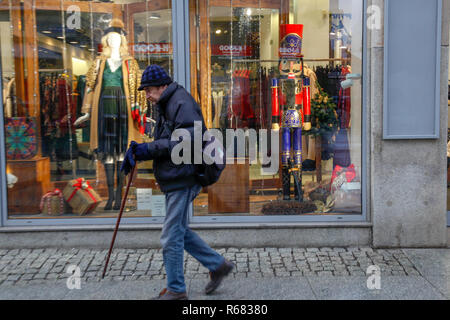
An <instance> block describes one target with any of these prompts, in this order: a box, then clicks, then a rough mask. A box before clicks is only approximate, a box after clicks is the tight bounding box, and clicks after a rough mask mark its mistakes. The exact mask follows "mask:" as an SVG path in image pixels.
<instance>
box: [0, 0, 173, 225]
mask: <svg viewBox="0 0 450 320" xmlns="http://www.w3.org/2000/svg"><path fill="white" fill-rule="evenodd" d="M171 3H172V1H171V0H162V1H156V2H155V1H128V0H122V1H102V2H95V1H65V0H64V1H62V0H61V1H60V0H50V1H39V0H34V1H31V0H25V1H16V0H12V1H0V30H1V34H0V38H1V57H2V58H1V63H2V79H3V88H4V95H3V96H4V101H3V106H4V121H5V136H6V141H5V142H6V146H4V147H5V148H6V154H7V161H6V165H7V176H8V189H7V191H8V194H7V196H8V219H11V220H17V219H35V218H36V219H37V218H39V219H44V218H57V219H64V218H76V217H83V218H106V217H116V216H117V212H118V209H119V206H120V201H121V197H122V194H123V192H122V190H123V189H124V186H125V182H126V179H125V178H124V177H123V176H122V175H120V174H118V170H117V168H118V166H120V163H121V159H122V157H123V153H124V152H125V150H126V148H127V146H128V145H129V141H130V140H132V139H134V140H137V141H142V142H143V141H150V140H151V136H152V129H153V122H152V121H151V120H149V119H156V116H157V115H156V114H155V112H154V107H153V106H151V105H149V104H148V103H147V101H146V99H145V95H144V94H143V92H138V91H137V90H136V89H137V87H136V85H137V82H139V81H140V77H141V73H142V71H143V70H144V68H145V67H146V66H147V65H149V64H152V63H156V64H159V65H161V66H163V67H164V68H165V69H166V70H167V71H168V72H169V74H170V75H171V76H173V52H172V48H173V44H172V9H171V7H172V5H171ZM107 58H111V59H107ZM99 79H101V80H102V82H101V83H102V84H101V85H100V82H99ZM155 187H156V185H155V183H154V177H153V173H152V163H151V161H150V162H145V163H142V164H140V165H139V170H138V172H137V173H136V176H135V177H134V179H133V184H132V188H131V190H130V196H129V201H128V203H127V205H126V209H125V213H124V217H148V216H156V215H161V214H162V213H163V211H162V210H161V208H160V207H158V205H159V204H160V202H161V201H160V200H161V199H160V198H161V195H160V192H159V191H158V189H157V188H155ZM58 190H59V191H58ZM151 196H153V198H152V199H153V200H155V201H153V202H150V201H149V199H150V198H149V197H151ZM158 201H159V202H158ZM155 208H156V209H155Z"/></svg>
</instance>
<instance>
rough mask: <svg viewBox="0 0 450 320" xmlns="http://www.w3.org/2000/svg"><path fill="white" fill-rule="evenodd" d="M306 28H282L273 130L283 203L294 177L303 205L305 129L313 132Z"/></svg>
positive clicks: (284, 26) (287, 198)
mask: <svg viewBox="0 0 450 320" xmlns="http://www.w3.org/2000/svg"><path fill="white" fill-rule="evenodd" d="M302 38H303V25H301V24H299V25H281V26H280V39H281V41H280V50H279V54H280V64H279V68H280V75H281V78H280V79H272V88H273V98H272V128H273V129H275V130H278V129H279V128H280V115H281V136H282V138H281V139H282V146H281V148H282V150H281V166H282V169H281V175H282V184H283V188H282V189H283V200H289V199H290V198H291V196H290V194H291V175H292V176H293V177H294V197H295V200H298V201H300V202H301V201H303V191H302V129H303V130H305V131H308V130H310V129H311V104H310V103H311V90H310V80H309V79H308V78H306V77H305V75H304V72H303V70H304V66H303V56H302V54H301V48H302V40H303V39H302Z"/></svg>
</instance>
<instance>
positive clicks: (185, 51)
mask: <svg viewBox="0 0 450 320" xmlns="http://www.w3.org/2000/svg"><path fill="white" fill-rule="evenodd" d="M362 8H363V12H362V13H361V14H362V17H363V26H362V28H363V32H362V37H363V39H362V41H363V44H362V70H363V78H362V80H361V81H363V82H362V99H361V101H362V128H361V130H362V137H361V148H362V152H361V154H362V171H361V179H362V184H361V188H362V213H361V214H342V215H333V216H330V215H314V216H254V217H250V216H238V215H234V216H227V217H218V216H214V217H198V216H192V214H191V217H190V218H191V223H194V224H205V223H206V224H208V223H233V224H234V223H236V224H237V225H239V224H240V223H263V224H264V223H273V224H276V223H291V222H292V223H333V222H342V223H348V222H367V221H368V215H367V212H368V205H367V203H368V201H367V195H368V192H367V189H368V185H369V183H368V177H369V176H368V166H367V163H368V152H369V144H368V143H366V141H368V138H369V135H368V132H367V130H368V128H369V119H368V118H367V115H368V112H367V103H366V96H367V87H368V84H369V80H370V77H369V72H368V64H367V50H368V47H367V46H368V43H367V28H366V26H365V23H364V22H365V21H366V20H367V0H363V6H362ZM189 27H190V26H189V3H188V1H177V0H172V39H173V55H174V56H173V57H174V80H175V81H177V82H178V83H179V84H181V85H183V86H184V87H185V88H186V89H187V90H188V91H190V38H189ZM0 74H2V70H1V65H0ZM0 86H1V85H0ZM1 94H2V92H0V97H1ZM1 101H3V99H2V100H1ZM1 103H2V102H1ZM2 105H3V103H2ZM3 117H4V114H3V112H0V127H1V128H4V121H3ZM0 179H1V180H0V185H1V186H0V187H1V189H0V191H1V192H0V205H1V208H0V210H1V214H0V227H2V226H5V227H23V226H42V227H44V226H75V225H89V226H95V225H114V224H115V221H116V218H74V219H66V218H60V219H55V218H50V219H8V210H7V192H6V187H7V186H6V155H5V136H4V130H3V129H1V130H0ZM245 214H247V213H245ZM163 221H164V217H143V218H123V219H122V223H123V224H130V225H132V224H134V225H136V224H152V225H157V224H162V223H163Z"/></svg>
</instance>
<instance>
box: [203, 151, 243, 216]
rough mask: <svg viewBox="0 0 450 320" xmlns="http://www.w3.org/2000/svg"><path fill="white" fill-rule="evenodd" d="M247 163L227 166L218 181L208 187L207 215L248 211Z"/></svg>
mask: <svg viewBox="0 0 450 320" xmlns="http://www.w3.org/2000/svg"><path fill="white" fill-rule="evenodd" d="M249 189H250V176H249V162H248V159H247V160H246V162H245V164H237V163H236V161H235V163H234V164H227V166H226V167H225V170H224V171H223V172H222V174H221V176H220V179H219V181H217V182H216V183H215V184H213V185H212V186H209V187H208V213H248V212H249V211H250V195H249Z"/></svg>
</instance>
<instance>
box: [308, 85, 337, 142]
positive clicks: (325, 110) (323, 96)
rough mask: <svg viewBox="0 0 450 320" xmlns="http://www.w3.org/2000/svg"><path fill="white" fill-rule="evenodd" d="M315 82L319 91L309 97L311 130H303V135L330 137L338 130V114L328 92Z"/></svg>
mask: <svg viewBox="0 0 450 320" xmlns="http://www.w3.org/2000/svg"><path fill="white" fill-rule="evenodd" d="M316 84H317V88H318V90H319V93H316V94H315V96H314V98H312V99H311V126H312V128H311V130H310V131H306V132H303V134H304V135H311V136H314V137H317V136H321V137H331V136H333V135H334V133H336V131H337V130H338V125H339V123H338V116H337V113H336V104H335V103H334V102H333V99H331V98H330V97H329V96H328V94H327V93H326V92H325V91H324V90H323V89H322V87H321V86H320V85H319V83H316Z"/></svg>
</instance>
